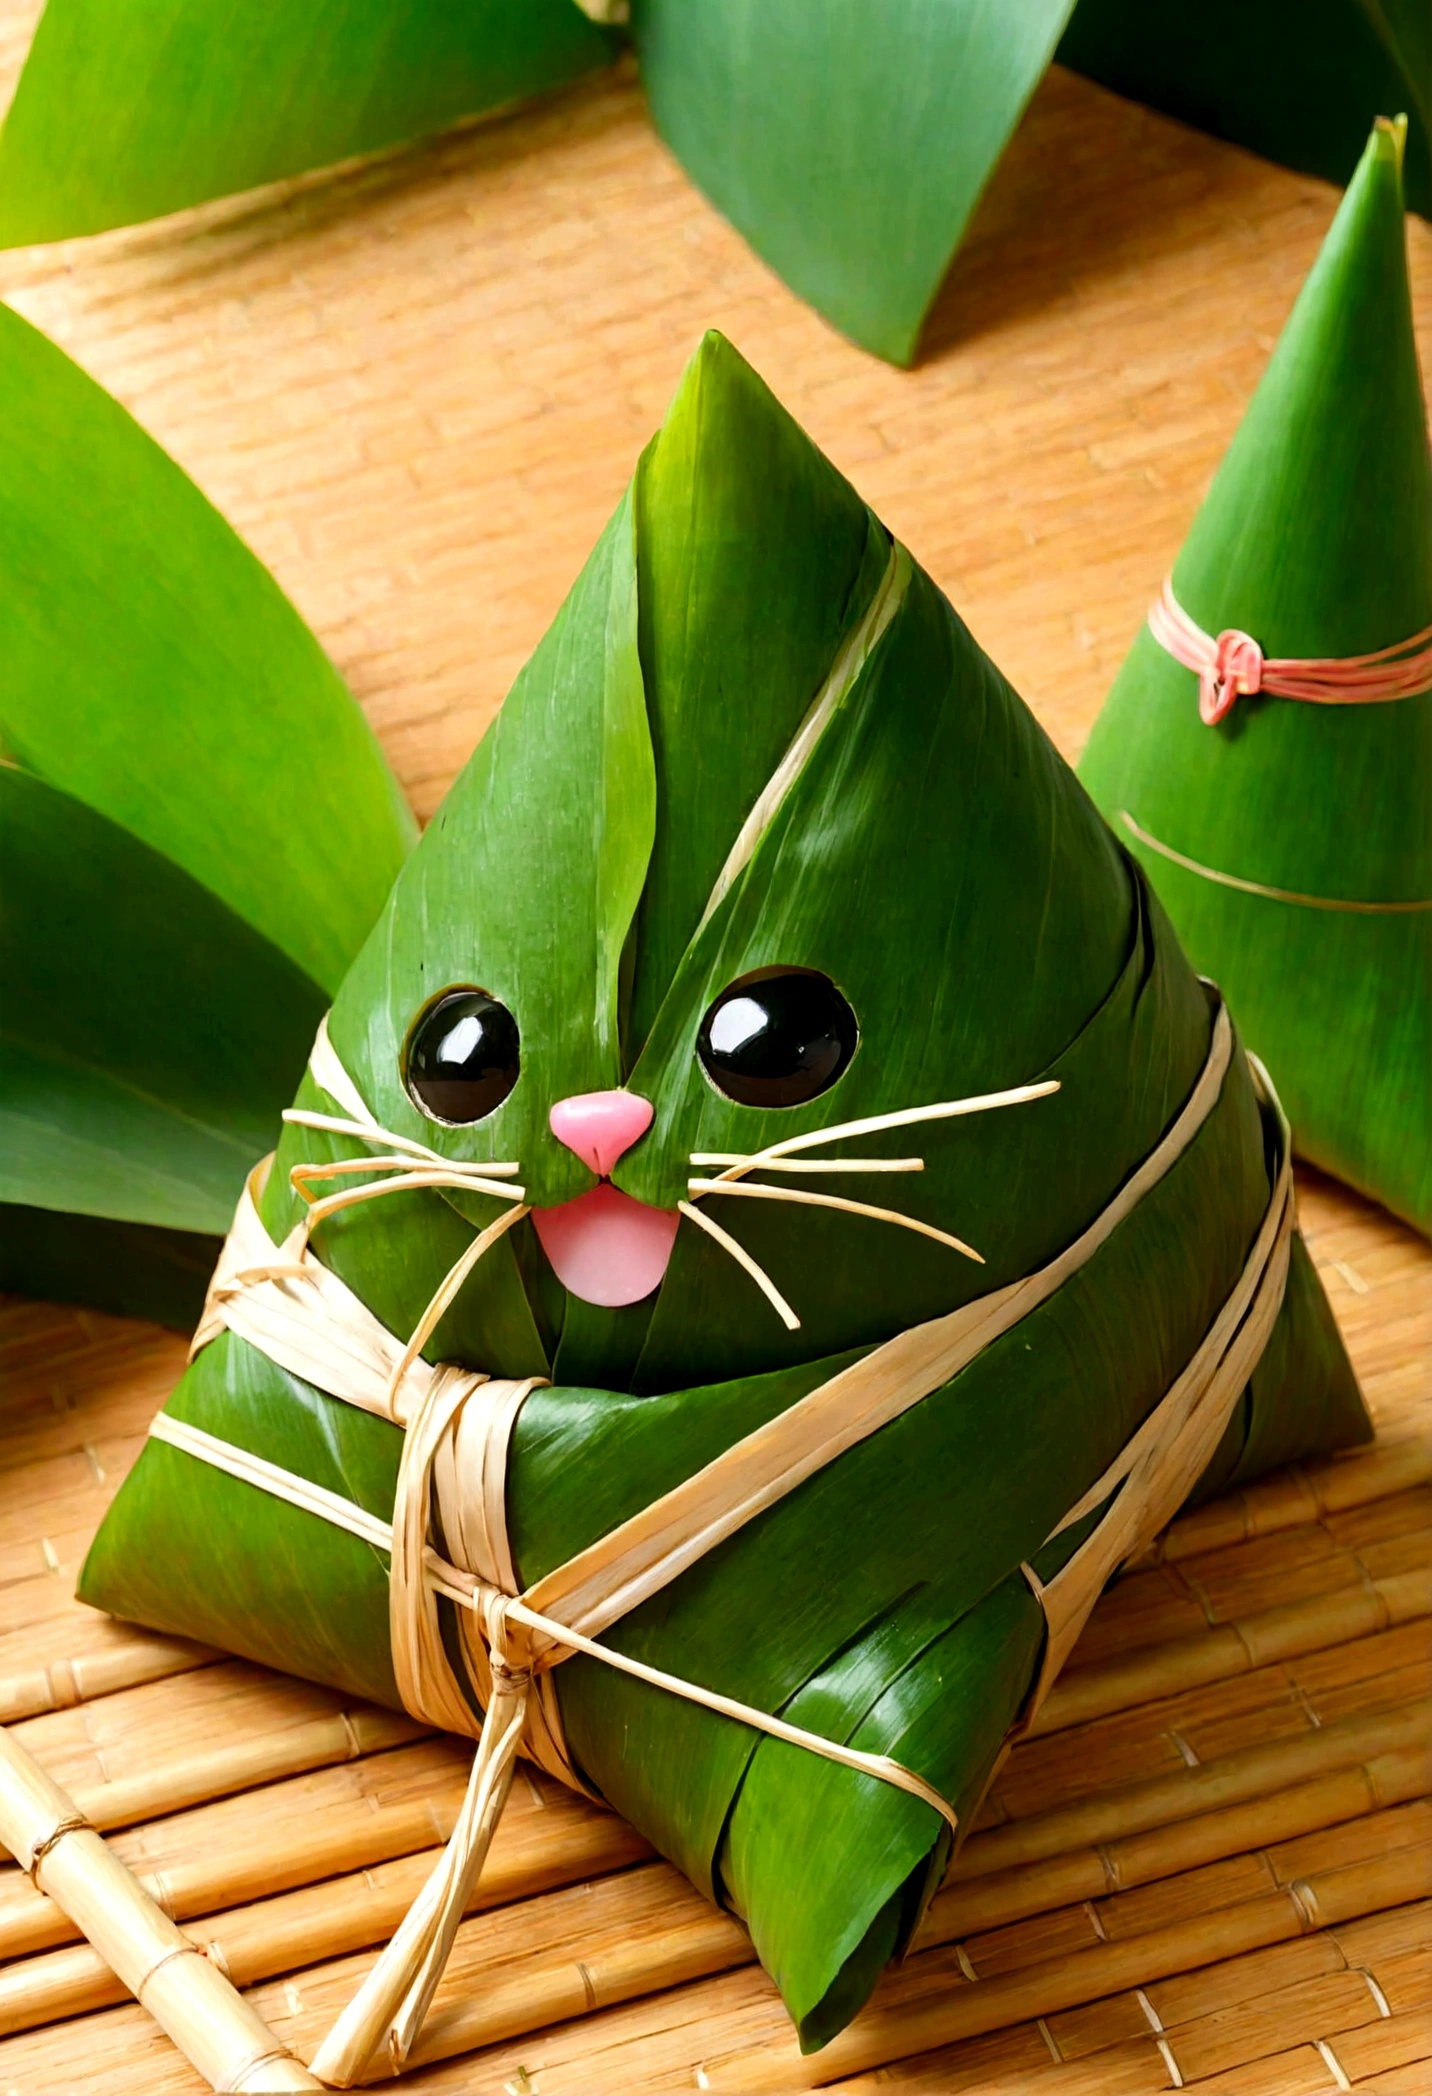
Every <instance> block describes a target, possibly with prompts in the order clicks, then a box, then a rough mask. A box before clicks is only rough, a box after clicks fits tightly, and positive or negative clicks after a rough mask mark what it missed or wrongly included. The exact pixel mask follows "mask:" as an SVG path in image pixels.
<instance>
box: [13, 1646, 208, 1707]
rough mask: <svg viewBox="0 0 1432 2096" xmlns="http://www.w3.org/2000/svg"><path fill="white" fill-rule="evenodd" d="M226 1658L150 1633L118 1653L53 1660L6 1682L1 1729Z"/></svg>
mask: <svg viewBox="0 0 1432 2096" xmlns="http://www.w3.org/2000/svg"><path fill="white" fill-rule="evenodd" d="M115 1627H116V1628H118V1627H119V1626H115ZM220 1657H221V1655H220V1654H219V1653H217V1652H215V1651H213V1650H212V1649H211V1648H210V1647H209V1646H207V1645H195V1644H192V1643H191V1642H190V1641H189V1639H188V1638H161V1637H152V1636H150V1635H149V1634H148V1633H147V1632H144V1633H138V1632H136V1633H135V1634H134V1635H133V1636H132V1637H131V1638H128V1639H126V1640H125V1641H124V1642H123V1643H121V1644H119V1645H117V1646H116V1648H115V1649H113V1650H110V1651H104V1652H91V1653H83V1654H75V1655H74V1656H73V1657H71V1658H67V1659H65V1658H62V1659H53V1660H51V1661H50V1662H49V1663H48V1665H46V1666H40V1667H33V1668H29V1669H27V1670H26V1671H25V1672H24V1673H20V1674H10V1675H8V1676H6V1677H5V1678H4V1679H0V1724H4V1725H13V1724H15V1723H16V1722H17V1721H18V1720H19V1719H21V1718H33V1717H40V1716H43V1715H44V1713H45V1712H47V1711H51V1710H69V1709H71V1708H72V1707H73V1706H74V1705H75V1704H76V1703H88V1702H90V1701H91V1700H92V1699H93V1698H94V1697H96V1696H112V1695H114V1694H115V1693H116V1692H117V1691H119V1690H121V1689H126V1688H140V1687H142V1686H143V1684H144V1683H145V1682H149V1681H165V1680H168V1679H169V1678H170V1677H171V1676H172V1675H174V1674H187V1673H190V1672H192V1670H193V1669H194V1668H195V1667H203V1666H208V1665H209V1664H210V1662H211V1661H213V1660H216V1659H218V1658H220Z"/></svg>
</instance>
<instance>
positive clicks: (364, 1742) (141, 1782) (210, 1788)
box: [73, 1704, 426, 1828]
mask: <svg viewBox="0 0 1432 2096" xmlns="http://www.w3.org/2000/svg"><path fill="white" fill-rule="evenodd" d="M425 1729H426V1728H425V1727H424V1726H422V1725H419V1724H417V1723H415V1722H414V1720H413V1719H412V1718H409V1717H404V1716H402V1715H401V1714H400V1713H399V1712H397V1711H390V1710H379V1709H376V1708H374V1707H372V1706H370V1705H367V1704H355V1705H354V1706H353V1708H352V1709H351V1710H346V1711H345V1710H335V1711H333V1712H331V1713H329V1714H326V1715H324V1716H321V1717H314V1718H306V1719H304V1720H303V1721H302V1722H301V1723H300V1724H297V1725H289V1726H285V1727H284V1728H283V1729H282V1730H280V1731H277V1732H274V1733H273V1734H271V1735H268V1736H266V1737H259V1738H252V1739H239V1740H232V1741H224V1740H220V1741H219V1742H218V1744H216V1745H215V1746H212V1747H210V1748H209V1749H208V1750H207V1751H206V1752H203V1753H197V1754H194V1753H191V1754H187V1755H185V1756H184V1757H182V1758H177V1759H174V1760H171V1761H163V1762H159V1763H157V1764H156V1765H155V1766H154V1767H152V1768H146V1769H141V1770H139V1771H137V1772H136V1773H135V1774H134V1775H131V1776H121V1777H117V1778H115V1779H114V1780H113V1781H112V1782H102V1783H77V1784H75V1785H74V1786H73V1789H74V1795H75V1799H76V1802H77V1804H78V1806H79V1808H80V1810H81V1811H82V1812H83V1814H84V1816H85V1818H86V1819H87V1820H89V1821H90V1822H91V1824H92V1825H94V1826H96V1827H102V1828H112V1827H129V1826H134V1825H136V1824H137V1823H138V1822H139V1821H140V1820H146V1819H162V1818H164V1817H165V1816H166V1815H167V1814H169V1813H171V1812H182V1811H183V1810H184V1809H185V1808H186V1807H187V1806H190V1805H198V1804H203V1803H204V1802H206V1801H207V1800H208V1799H211V1798H221V1797H226V1796H228V1795H229V1794H230V1793H231V1792H233V1791H240V1790H253V1789H256V1788H257V1787H258V1786H259V1785H260V1784H263V1783H272V1782H275V1781H277V1780H279V1779H281V1778H283V1777H285V1776H293V1775H297V1774H299V1773H300V1772H301V1771H302V1770H304V1769H317V1768H324V1767H326V1766H328V1765H329V1764H331V1763H333V1762H338V1761H352V1760H355V1759H356V1758H357V1757H358V1756H360V1755H363V1754H373V1753H378V1752H380V1751H381V1750H382V1749H383V1748H385V1747H396V1746H401V1745H403V1744H405V1743H406V1742H407V1741H409V1740H413V1739H419V1738H421V1737H422V1736H423V1733H424V1731H425Z"/></svg>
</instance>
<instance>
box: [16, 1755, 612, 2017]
mask: <svg viewBox="0 0 1432 2096" xmlns="http://www.w3.org/2000/svg"><path fill="white" fill-rule="evenodd" d="M460 1801H461V1799H460V1795H459V1802H460ZM375 1817H376V1815H364V1816H363V1820H360V1821H358V1822H357V1824H356V1826H355V1828H354V1836H355V1838H354V1841H353V1842H352V1844H351V1846H350V1854H351V1851H352V1847H357V1846H359V1844H360V1843H362V1844H363V1845H365V1846H366V1845H368V1844H369V1841H370V1837H371V1829H370V1828H369V1827H367V1826H365V1825H364V1821H366V1820H368V1819H370V1818H375ZM534 1817H540V1818H542V1819H545V1818H546V1815H545V1814H542V1815H534ZM408 1824H410V1825H414V1826H416V1825H417V1824H419V1817H418V1812H417V1810H413V1811H411V1812H410V1814H409V1817H408ZM432 1832H433V1827H432V1821H431V1818H427V1820H426V1826H425V1834H426V1839H427V1840H428V1841H429V1842H430V1841H431V1838H432ZM556 1836H557V1830H556V1829H554V1828H550V1827H548V1826H545V1825H544V1826H540V1827H534V1826H533V1825H532V1824H531V1822H530V1821H526V1822H524V1821H518V1822H515V1823H514V1822H512V1821H507V1822H505V1823H504V1825H503V1827H502V1829H501V1830H500V1832H499V1835H498V1838H497V1840H496V1841H495V1842H494V1845H493V1850H492V1855H491V1857H490V1859H489V1868H488V1869H486V1870H485V1871H484V1872H483V1875H482V1878H481V1880H480V1881H479V1883H478V1885H477V1886H476V1887H475V1888H474V1891H473V1894H472V1897H471V1899H470V1900H469V1902H468V1906H467V1910H466V1911H467V1912H468V1913H470V1914H471V1913H476V1912H478V1911H480V1910H483V1909H488V1908H497V1907H508V1906H516V1905H517V1903H525V1902H528V1901H531V1900H532V1899H535V1898H537V1897H539V1896H540V1895H542V1894H544V1893H548V1892H551V1891H553V1890H554V1889H557V1888H560V1887H563V1886H566V1885H570V1884H573V1883H575V1882H578V1881H580V1880H584V1879H588V1878H593V1877H600V1876H604V1875H605V1874H607V1873H609V1872H613V1871H621V1870H624V1869H625V1868H627V1867H628V1866H629V1865H631V1864H633V1863H637V1862H642V1861H644V1860H645V1859H646V1858H647V1857H648V1856H649V1855H650V1850H649V1849H648V1847H647V1845H646V1843H645V1842H643V1841H642V1840H641V1838H640V1836H639V1835H637V1834H635V1833H634V1832H633V1831H632V1829H631V1828H630V1827H628V1826H627V1825H626V1824H625V1822H624V1821H622V1820H620V1819H618V1818H616V1817H615V1815H613V1814H611V1813H597V1812H592V1811H587V1812H585V1813H583V1814H582V1815H581V1816H580V1817H578V1816H577V1814H575V1813H574V1814H572V1816H571V1817H570V1819H568V1820H567V1821H566V1822H565V1824H564V1825H563V1827H562V1829H561V1838H560V1839H558V1838H556ZM441 1853H442V1851H441V1849H434V1848H431V1847H422V1848H417V1847H414V1849H413V1850H412V1851H411V1852H410V1853H408V1854H399V1855H396V1856H394V1857H392V1858H391V1860H389V1861H386V1862H380V1863H377V1864H373V1865H369V1866H367V1867H364V1868H359V1869H353V1868H352V1867H351V1866H350V1867H349V1868H348V1869H347V1870H346V1871H345V1873H344V1874H343V1875H341V1876H322V1877H320V1876H319V1874H318V1873H317V1872H316V1871H315V1873H314V1880H315V1881H314V1882H311V1883H306V1884H304V1885H302V1886H300V1887H299V1888H297V1889H296V1890H293V1891H290V1892H286V1893H278V1894H276V1895H274V1896H273V1897H270V1898H265V1899H260V1900H257V1901H255V1902H253V1903H252V1904H250V1905H248V1906H244V1907H238V1908H234V1909H232V1910H230V1911H228V1912H226V1913H217V1914H214V1913H211V1914H209V1915H208V1917H207V1918H206V1919H204V1920H201V1921H198V1922H196V1923H193V1924H192V1925H191V1926H190V1928H189V1931H188V1934H189V1936H190V1937H191V1939H192V1940H193V1941H194V1942H195V1943H197V1944H198V1945H199V1946H200V1948H201V1949H203V1950H204V1952H205V1954H206V1955H207V1956H208V1957H209V1958H211V1959H212V1960H213V1962H214V1963H215V1964H216V1965H217V1966H218V1967H219V1969H220V1971H222V1972H223V1973H225V1974H226V1975H227V1976H228V1978H229V1979H230V1980H232V1981H233V1983H234V1985H235V1986H236V1987H251V1986H253V1985H254V1984H255V1983H256V1982H258V1981H260V1980H266V1979H270V1978H272V1977H273V1976H274V1975H275V1974H276V1973H281V1972H291V1971H294V1970H295V1969H297V1968H298V1967H300V1966H305V1965H312V1964H316V1963H318V1962H319V1961H320V1960H328V1959H331V1958H339V1957H344V1956H346V1955H348V1954H350V1953H351V1952H353V1951H357V1950H365V1949H368V1948H369V1947H370V1946H372V1945H373V1944H377V1943H383V1942H386V1941H387V1939H388V1938H389V1937H390V1936H392V1935H393V1934H394V1932H395V1931H396V1930H397V1928H398V1926H399V1924H400V1923H401V1922H402V1920H403V1918H404V1916H405V1915H406V1914H407V1911H408V1909H409V1907H410V1906H411V1905H412V1903H413V1901H414V1900H415V1899H416V1897H417V1895H418V1893H419V1892H420V1891H421V1890H422V1888H423V1885H424V1884H425V1883H426V1881H427V1879H428V1877H429V1876H430V1874H431V1872H432V1869H433V1866H434V1864H435V1863H436V1861H437V1859H438V1857H439V1856H440V1855H441ZM137 1882H138V1883H139V1884H140V1885H141V1886H142V1887H143V1889H144V1890H145V1891H146V1892H147V1893H149V1894H150V1896H151V1897H152V1896H153V1894H154V1890H155V1885H154V1882H153V1881H151V1882H149V1883H146V1881H145V1880H144V1879H139V1880H137ZM163 1882H164V1881H162V1880H161V1881H160V1883H161V1884H163ZM165 1889H167V1886H166V1887H165ZM166 1910H167V1911H168V1912H169V1913H170V1914H171V1915H173V1916H174V1918H175V1919H180V1918H182V1916H181V1915H180V1914H179V1913H176V1911H175V1909H174V1908H173V1907H172V1906H171V1905H169V1904H168V1902H166ZM189 1911H190V1912H191V1913H192V1911H193V1910H192V1908H191V1909H190V1910H189ZM525 1926H526V1924H525V1922H524V1923H522V1924H521V1925H520V1927H519V1930H518V1934H517V1938H516V1940H515V1942H514V1951H515V1952H516V1951H519V1950H520V1947H521V1931H522V1929H523V1928H525ZM123 1998H124V1989H123V1987H122V1986H121V1985H120V1984H119V1983H118V1981H117V1980H116V1978H115V1975H114V1973H113V1971H112V1970H111V1969H110V1967H109V1966H108V1965H107V1964H106V1962H105V1960H104V1959H103V1958H102V1957H101V1956H100V1955H99V1954H98V1953H97V1952H96V1951H95V1950H94V1949H93V1948H92V1946H91V1945H89V1944H88V1943H77V1944H73V1945H70V1946H67V1947H66V1948H64V1949H61V1950H56V1951H53V1952H50V1953H48V1954H45V1955H41V1956H38V1957H30V1958H22V1959H17V1960H15V1961H14V1962H12V1963H9V1964H6V1965H3V1966H0V2035H8V2034H10V2033H12V2032H14V2031H21V2030H29V2029H32V2028H33V2027H34V2026H35V2025H36V2024H41V2023H47V2022H51V2021H54V2020H55V2019H57V2018H58V2017H61V2016H78V2015H83V2014H85V2013H86V2012H88V2011H90V2010H93V2009H98V2008H104V2007H106V2006H107V2005H108V2004H109V2003H111V2002H115V2001H121V2000H123Z"/></svg>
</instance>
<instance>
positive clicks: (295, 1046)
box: [0, 766, 323, 1235]
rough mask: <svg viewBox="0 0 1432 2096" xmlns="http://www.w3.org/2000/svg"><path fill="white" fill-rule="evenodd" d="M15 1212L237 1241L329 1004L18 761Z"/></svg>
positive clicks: (3, 1045)
mask: <svg viewBox="0 0 1432 2096" xmlns="http://www.w3.org/2000/svg"><path fill="white" fill-rule="evenodd" d="M0 982H2V983H3V985H4V997H3V1003H0V1201H6V1202H19V1203H23V1204H28V1205H29V1206H31V1207H37V1208H47V1209H58V1210H72V1211H74V1212H76V1213H78V1214H82V1215H89V1216H109V1217H114V1218H117V1219H120V1220H123V1221H127V1222H131V1223H147V1224H154V1225H159V1226H162V1227H164V1228H166V1229H170V1230H181V1231H200V1232H209V1233H216V1234H219V1235H222V1233H223V1232H224V1231H225V1230H226V1229H227V1228H228V1224H229V1219H230V1217H231V1216H232V1214H233V1208H234V1203H235V1201H236V1200H237V1199H238V1196H239V1193H240V1191H241V1189H242V1186H243V1180H244V1175H245V1173H246V1172H247V1171H248V1169H249V1167H250V1166H251V1165H252V1164H253V1162H254V1160H255V1159H256V1158H257V1157H259V1156H261V1155H262V1153H263V1152H264V1151H265V1150H266V1149H268V1148H269V1147H270V1145H271V1144H272V1141H273V1131H274V1128H275V1126H276V1125H277V1122H278V1117H279V1114H280V1113H281V1112H282V1110H283V1107H284V1105H285V1103H286V1101H287V1099H288V1097H289V1096H290V1094H291V1091H292V1086H293V1080H294V1072H295V1071H296V1070H301V1069H302V1067H303V1061H304V1057H305V1055H306V1054H307V1052H308V1045H309V1043H310V1041H311V1040H312V1038H313V1032H314V1028H315V1027H316V1026H317V1024H318V1021H319V1018H320V1017H321V1015H322V1011H323V996H322V993H321V991H319V990H318V988H317V987H316V985H315V984H314V983H313V982H311V981H310V980H309V978H308V977H307V976H305V975H303V974H302V973H301V972H300V971H299V970H298V969H297V968H295V967H294V965H293V963H292V962H291V961H289V960H287V959H286V958H285V957H284V955H282V954H281V953H279V952H278V951H277V950H276V949H275V948H274V947H272V946H270V945H269V944H268V942H267V941H266V940H264V939H261V938H260V937H259V935H258V934H257V933H256V932H254V931H252V930H250V928H249V927H248V926H247V925H246V924H244V923H243V922H242V920H241V919H239V918H237V917H236V916H235V915H234V914H233V912H232V911H231V910H229V909H227V908H226V907H225V906H224V904H223V903H221V902H220V901H218V899H217V898H216V897H215V896H213V895H210V894H209V893H208V891H207V890H206V889H204V888H202V887H200V885H199V883H198V882H197V881H194V880H191V879H190V877H189V876H188V875H187V874H186V873H184V872H182V871H181V870H180V869H179V868H178V867H177V866H175V865H174V864H172V862H171V861H169V860H168V859H165V858H163V857H161V856H160V854H159V853H158V852H155V851H152V850H151V849H150V848H149V846H148V845H145V844H141V843H140V842H139V841H138V839H137V838H134V837H132V836H130V835H129V834H128V833H127V832H126V831H124V830H122V829H120V828H119V827H118V826H117V825H116V824H114V823H111V822H109V821H107V820H106V819H105V817H103V816H102V815H97V814H96V813H95V812H94V811H93V810H92V809H90V808H87V807H85V806H84V805H83V803H82V802H80V801H76V800H72V799H70V798H69V796H68V795H66V794H62V793H59V792H56V790H55V789H54V788H53V787H51V786H48V785H46V784H44V783H43V782H42V781H40V780H38V779H33V778H30V777H28V776H27V775H26V774H25V773H24V772H20V771H16V770H15V769H13V767H9V766H0Z"/></svg>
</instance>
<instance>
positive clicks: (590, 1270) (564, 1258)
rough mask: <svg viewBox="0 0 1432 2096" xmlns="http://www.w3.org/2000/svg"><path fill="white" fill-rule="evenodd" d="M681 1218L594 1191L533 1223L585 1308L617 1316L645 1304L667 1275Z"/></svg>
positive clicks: (541, 1213)
mask: <svg viewBox="0 0 1432 2096" xmlns="http://www.w3.org/2000/svg"><path fill="white" fill-rule="evenodd" d="M680 1220H681V1218H680V1217H679V1216H678V1215H677V1214H676V1213H675V1212H674V1211H673V1210H671V1209H668V1208H651V1207H648V1205H647V1203H646V1202H645V1201H634V1200H633V1199H632V1197H631V1195H630V1194H624V1193H622V1192H620V1191H619V1190H618V1188H616V1187H615V1186H594V1187H593V1188H592V1190H591V1192H590V1193H587V1194H581V1195H579V1196H578V1198H577V1199H576V1200H575V1201H564V1202H563V1203H562V1206H561V1207H560V1208H534V1209H533V1211H532V1222H533V1226H534V1228H535V1229H536V1232H537V1236H538V1238H539V1240H540V1241H541V1245H542V1249H543V1251H544V1252H545V1253H546V1254H547V1257H548V1258H549V1259H550V1260H551V1262H552V1270H553V1272H554V1273H555V1274H556V1276H557V1279H558V1280H559V1281H560V1282H561V1284H562V1286H563V1287H564V1288H567V1289H570V1290H571V1292H572V1294H573V1295H578V1296H580V1297H581V1299H582V1301H583V1302H584V1303H598V1304H600V1305H601V1307H602V1308H603V1309H604V1310H615V1309H617V1308H618V1307H619V1306H620V1305H621V1304H622V1303H639V1302H640V1301H641V1299H642V1297H643V1296H644V1295H650V1294H651V1291H652V1290H653V1288H655V1287H656V1285H657V1283H658V1282H659V1281H660V1280H661V1277H662V1275H663V1274H664V1273H665V1272H666V1266H667V1261H668V1260H669V1259H670V1257H671V1247H672V1245H673V1244H674V1243H675V1242H676V1226H677V1224H678V1223H679V1222H680Z"/></svg>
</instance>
